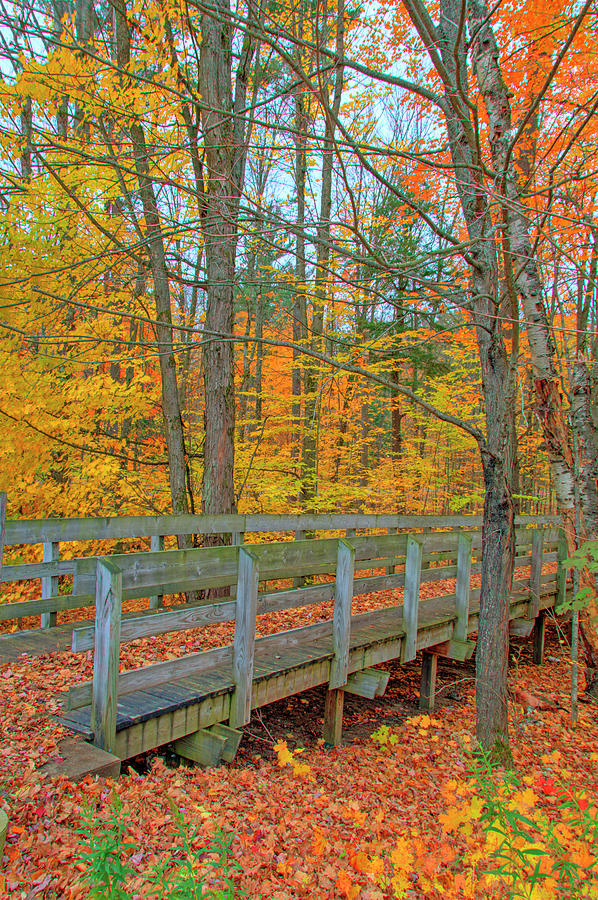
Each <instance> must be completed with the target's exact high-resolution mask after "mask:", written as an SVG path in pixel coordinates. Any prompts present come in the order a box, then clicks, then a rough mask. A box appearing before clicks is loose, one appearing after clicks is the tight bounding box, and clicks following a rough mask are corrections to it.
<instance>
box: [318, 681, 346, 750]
mask: <svg viewBox="0 0 598 900" xmlns="http://www.w3.org/2000/svg"><path fill="white" fill-rule="evenodd" d="M344 703H345V692H344V691H343V690H342V689H341V688H334V689H332V690H328V691H327V692H326V703H325V705H324V735H323V736H324V743H325V744H327V745H328V746H329V747H338V746H339V744H340V742H341V740H342V737H343V706H344Z"/></svg>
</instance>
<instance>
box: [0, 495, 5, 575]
mask: <svg viewBox="0 0 598 900" xmlns="http://www.w3.org/2000/svg"><path fill="white" fill-rule="evenodd" d="M5 533H6V491H0V574H1V573H2V558H3V556H4V535H5Z"/></svg>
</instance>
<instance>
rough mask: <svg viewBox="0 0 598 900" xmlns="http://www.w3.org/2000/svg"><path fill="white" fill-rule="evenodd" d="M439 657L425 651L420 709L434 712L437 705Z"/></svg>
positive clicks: (420, 689) (420, 690)
mask: <svg viewBox="0 0 598 900" xmlns="http://www.w3.org/2000/svg"><path fill="white" fill-rule="evenodd" d="M437 669H438V656H437V654H436V653H430V652H429V651H428V650H424V652H423V658H422V674H421V682H420V688H419V708H420V709H427V710H432V709H434V705H435V703H436V673H437Z"/></svg>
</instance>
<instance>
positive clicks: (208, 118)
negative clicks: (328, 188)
mask: <svg viewBox="0 0 598 900" xmlns="http://www.w3.org/2000/svg"><path fill="white" fill-rule="evenodd" d="M232 34H233V26H232V14H231V10H230V6H229V4H228V0H217V2H216V3H215V12H214V13H212V12H207V11H205V10H204V12H203V13H202V16H201V55H200V65H199V72H200V75H199V88H200V92H201V95H202V106H201V122H202V126H203V135H204V160H205V169H206V186H205V192H204V194H203V197H202V231H203V236H204V244H205V258H206V269H207V305H206V318H205V331H206V338H207V339H208V343H206V345H205V346H204V351H203V373H204V387H205V426H206V436H205V444H204V474H203V493H202V508H203V511H204V513H206V514H219V513H232V512H234V511H235V510H236V500H235V490H234V436H235V381H234V344H233V334H234V279H235V254H236V246H237V232H238V212H239V199H240V193H241V188H242V185H243V180H244V166H245V154H246V147H247V134H246V113H245V106H246V96H247V84H248V78H249V68H250V65H251V59H252V56H253V53H254V50H255V42H254V39H253V38H251V37H249V36H248V35H245V38H244V41H243V45H242V48H241V58H240V60H239V64H238V68H237V74H236V83H235V93H234V97H233V86H232V76H231V63H232Z"/></svg>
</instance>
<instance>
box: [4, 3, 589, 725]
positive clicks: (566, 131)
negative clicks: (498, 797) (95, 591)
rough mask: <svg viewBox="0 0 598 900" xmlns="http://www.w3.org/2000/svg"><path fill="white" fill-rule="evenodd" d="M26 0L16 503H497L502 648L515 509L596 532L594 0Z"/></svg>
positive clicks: (15, 507) (13, 142) (7, 354)
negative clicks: (491, 1)
mask: <svg viewBox="0 0 598 900" xmlns="http://www.w3.org/2000/svg"><path fill="white" fill-rule="evenodd" d="M0 15H1V16H2V24H1V29H0V44H1V49H0V52H1V54H2V59H3V63H2V82H1V84H0V105H1V115H0V123H1V128H0V152H1V158H2V170H1V179H2V184H1V187H0V217H1V224H2V230H3V262H2V271H1V287H0V326H1V328H0V353H1V354H2V397H1V402H0V417H1V418H2V423H3V427H2V429H1V430H0V442H1V443H2V454H3V467H2V472H1V473H0V489H6V490H7V492H8V497H9V515H13V516H14V515H18V516H24V517H36V516H47V515H62V516H72V515H82V514H83V515H93V514H102V515H110V514H118V513H127V514H131V513H142V512H150V511H153V512H166V511H170V510H172V511H173V512H174V513H186V512H194V511H200V510H201V511H204V512H206V513H226V512H231V511H234V510H239V511H242V512H254V511H268V512H276V511H279V510H285V511H297V512H299V511H306V512H309V511H314V512H316V511H333V510H342V511H349V510H358V509H359V510H363V511H386V512H394V511H398V512H408V513H446V512H450V511H464V512H474V511H479V510H480V509H481V508H482V507H483V508H484V516H485V524H484V527H485V529H486V537H489V535H490V534H491V536H492V538H491V540H486V541H485V542H484V559H483V564H482V565H483V572H482V596H483V598H485V599H483V609H484V611H485V615H486V616H487V622H486V625H485V624H484V623H482V624H481V626H480V636H479V641H478V660H480V659H481V660H482V663H481V665H482V667H483V665H484V663H483V660H486V661H487V660H489V659H490V660H494V663H493V664H494V665H495V664H496V660H497V659H499V657H500V658H502V659H504V658H505V652H504V651H505V648H506V646H507V644H508V635H507V626H508V615H507V614H506V613H505V609H507V606H506V605H505V604H506V597H507V596H508V590H509V588H510V580H511V577H512V566H513V558H514V536H513V535H514V532H513V516H514V513H515V512H516V510H517V509H518V508H521V509H523V510H525V511H531V512H539V511H543V512H545V511H548V510H549V509H550V510H553V509H554V510H558V511H559V513H560V514H561V516H562V520H563V524H564V525H565V528H566V533H567V537H568V541H569V550H570V551H573V550H574V549H575V547H576V545H577V544H579V543H580V542H582V541H583V540H584V539H585V538H586V537H596V536H597V535H596V531H597V524H598V494H597V478H596V476H597V473H598V432H597V428H596V426H597V420H596V415H595V403H594V399H595V392H596V373H595V362H594V360H595V352H596V341H595V338H596V333H597V332H596V320H597V310H596V272H597V270H598V230H597V227H596V222H595V215H594V207H595V196H596V164H595V160H596V137H597V135H596V116H595V112H596V104H597V103H598V93H597V87H598V85H597V83H596V77H597V76H596V64H595V62H596V26H597V18H596V9H595V4H594V3H592V2H591V0H586V2H585V3H579V2H571V3H562V2H555V0H548V2H545V3H537V2H532V0H530V2H520V3H510V2H505V3H500V4H497V5H496V6H493V7H492V8H491V9H490V8H489V7H488V6H487V4H486V3H485V2H478V0H469V2H456V0H441V3H440V5H437V4H435V3H431V2H430V3H424V2H422V0H402V2H400V3H397V4H388V3H383V2H373V3H369V4H367V6H363V7H359V6H355V7H353V6H351V5H349V6H345V4H344V2H343V0H337V2H336V3H334V2H330V3H329V2H327V0H324V2H311V0H310V2H298V3H293V2H290V3H287V2H278V0H268V2H266V0H247V2H244V3H243V2H241V3H239V4H238V5H237V6H235V7H234V8H232V7H231V6H230V5H229V3H228V0H215V2H214V3H202V2H195V0H193V2H171V0H158V2H145V0H143V2H137V0H135V2H127V0H110V2H95V3H94V2H93V0H77V2H76V3H74V4H71V3H69V2H66V0H52V2H50V3H46V2H40V3H35V2H22V3H4V2H2V3H0ZM189 540H191V539H190V538H188V539H187V541H189ZM183 542H184V541H183ZM592 613H595V609H594V610H592V609H590V615H589V616H586V617H585V620H584V633H585V637H586V649H587V650H588V653H589V661H590V663H592V662H593V663H595V669H596V671H597V672H598V630H597V628H596V622H595V620H594V621H592ZM488 623H491V625H492V627H491V628H489V627H487V625H488ZM479 665H480V664H479ZM481 674H482V675H483V674H484V673H483V672H482V673H481ZM479 676H480V669H479V668H478V677H479ZM504 682H505V690H506V679H505V680H504ZM480 683H481V684H484V683H487V684H489V685H492V683H493V682H492V679H491V678H489V677H488V672H487V671H486V674H485V678H481V679H480ZM492 693H493V695H495V694H496V691H495V690H494V688H492ZM487 702H488V703H492V704H493V705H496V701H495V699H492V700H491V699H490V698H487ZM480 704H481V706H482V707H483V705H484V699H483V697H480V696H479V695H478V706H480ZM502 707H503V724H502V726H501V727H502V728H503V729H504V728H506V696H504V697H503V698H502ZM492 728H493V729H494V730H493V732H492V733H493V734H494V733H495V732H496V729H497V728H498V726H495V725H493V726H492ZM498 730H499V731H500V728H498Z"/></svg>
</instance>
